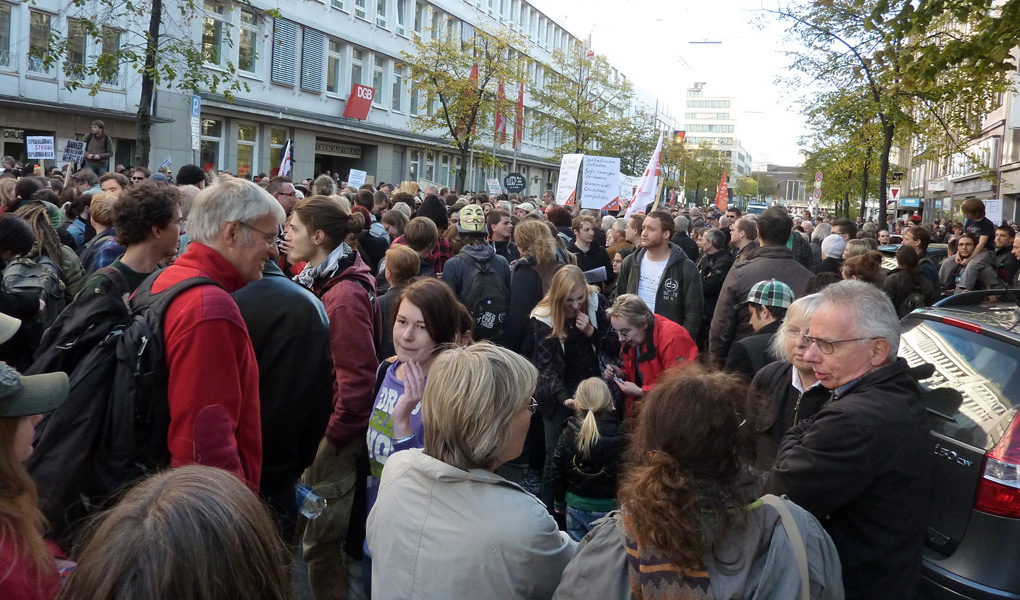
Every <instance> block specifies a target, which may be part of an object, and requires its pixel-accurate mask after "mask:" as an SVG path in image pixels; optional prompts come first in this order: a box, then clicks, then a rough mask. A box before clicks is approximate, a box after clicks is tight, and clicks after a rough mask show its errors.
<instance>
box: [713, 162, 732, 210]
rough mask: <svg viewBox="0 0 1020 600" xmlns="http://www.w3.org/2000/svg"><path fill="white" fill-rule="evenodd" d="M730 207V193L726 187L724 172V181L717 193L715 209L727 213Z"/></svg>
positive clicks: (721, 182) (724, 172)
mask: <svg viewBox="0 0 1020 600" xmlns="http://www.w3.org/2000/svg"><path fill="white" fill-rule="evenodd" d="M729 205H730V191H729V187H728V186H727V185H726V171H723V174H722V181H720V182H719V189H718V190H717V191H716V193H715V207H716V208H718V209H719V210H721V211H723V212H726V207H727V206H729Z"/></svg>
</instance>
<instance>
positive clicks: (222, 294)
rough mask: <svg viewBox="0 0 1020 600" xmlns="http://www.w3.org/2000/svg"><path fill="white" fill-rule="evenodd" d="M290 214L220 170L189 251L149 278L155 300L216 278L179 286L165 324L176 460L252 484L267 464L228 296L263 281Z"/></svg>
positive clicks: (198, 201)
mask: <svg viewBox="0 0 1020 600" xmlns="http://www.w3.org/2000/svg"><path fill="white" fill-rule="evenodd" d="M284 218H285V215H284V212H283V207H281V206H280V203H279V202H277V201H276V199H275V198H273V196H271V195H270V194H269V193H268V192H266V191H265V190H263V189H262V188H260V187H259V186H258V185H257V184H255V183H252V182H250V181H245V180H243V179H236V178H233V177H223V178H221V179H220V181H219V182H217V183H216V184H215V185H212V186H210V187H207V188H206V189H204V190H202V191H201V192H200V193H199V194H198V196H196V197H195V202H194V204H193V206H192V208H191V212H190V214H189V215H188V231H189V233H190V234H191V243H190V244H189V245H188V251H187V252H185V253H184V254H183V255H181V257H180V258H178V259H177V261H176V262H175V263H174V264H173V265H171V266H169V267H167V268H166V269H164V270H163V271H162V272H161V273H160V274H159V275H158V276H156V278H155V280H153V281H152V284H151V286H152V288H151V291H152V293H153V294H154V295H156V296H157V297H158V294H159V293H160V292H163V291H165V290H166V289H167V288H169V287H170V286H172V285H174V284H176V283H178V282H181V281H184V280H186V279H190V278H193V277H207V278H209V279H212V280H213V281H214V282H215V285H213V284H208V285H198V286H195V287H192V288H189V289H187V290H185V291H183V292H181V293H180V294H179V295H178V296H177V297H175V298H174V299H173V301H172V302H171V303H170V305H169V306H168V307H167V310H166V316H165V319H164V322H163V341H164V348H165V349H166V350H165V354H166V365H167V370H168V372H169V381H170V386H169V390H168V402H169V406H170V428H169V432H168V436H167V444H168V446H169V451H170V461H171V466H174V467H178V466H181V465H186V464H193V463H197V464H202V465H208V466H212V467H217V468H221V469H225V470H227V471H230V472H232V473H234V474H235V475H237V476H238V477H239V478H241V479H242V480H243V481H245V482H246V483H247V484H248V485H249V486H250V487H251V488H252V489H254V490H257V489H258V487H259V480H260V476H261V469H262V431H261V426H260V423H259V371H258V365H257V363H256V360H255V353H254V352H253V350H252V345H251V340H250V339H249V337H248V330H247V329H246V328H245V324H244V319H243V318H242V316H241V311H240V309H238V307H237V302H235V301H234V298H233V297H232V296H231V294H233V293H234V292H236V291H238V290H239V289H241V288H243V287H244V286H245V285H246V284H247V283H248V282H250V281H258V280H259V279H261V278H262V267H263V266H264V265H265V263H266V262H267V261H270V260H273V259H274V258H276V256H277V250H276V237H277V235H278V234H279V230H280V226H281V225H282V224H283V221H284ZM145 286H146V284H143V286H142V288H144V287H145ZM142 288H139V291H141V290H142Z"/></svg>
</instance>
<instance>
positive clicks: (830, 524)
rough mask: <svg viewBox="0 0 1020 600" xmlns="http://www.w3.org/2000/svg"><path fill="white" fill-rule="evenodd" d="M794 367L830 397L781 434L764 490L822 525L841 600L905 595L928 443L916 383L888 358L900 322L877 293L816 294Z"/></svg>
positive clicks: (836, 289) (917, 536)
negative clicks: (835, 559) (800, 363)
mask: <svg viewBox="0 0 1020 600" xmlns="http://www.w3.org/2000/svg"><path fill="white" fill-rule="evenodd" d="M808 334H809V335H807V336H805V337H804V340H805V341H806V343H807V349H806V350H805V353H804V361H806V362H807V363H810V364H811V366H812V369H813V371H814V373H815V376H816V377H817V378H818V381H819V382H820V383H821V385H822V386H823V387H825V388H826V389H828V390H830V391H831V394H832V396H831V399H830V400H829V401H828V402H827V403H826V404H825V405H824V406H823V407H822V408H821V410H819V411H818V413H817V414H816V415H815V416H814V417H813V418H810V419H805V420H802V421H800V422H799V423H797V424H796V425H794V426H793V427H791V428H790V430H789V431H787V433H786V436H785V437H784V438H783V440H782V442H781V443H780V445H779V452H778V454H777V456H776V461H775V464H774V465H773V466H772V468H771V470H770V471H769V472H768V473H767V474H766V475H765V482H764V483H765V489H766V490H767V491H768V492H770V493H773V494H786V495H788V496H789V497H790V499H791V500H793V501H794V502H796V503H797V504H799V505H800V506H802V507H804V508H805V509H807V510H809V511H810V512H811V513H812V514H814V515H815V517H817V518H818V519H819V521H821V522H822V523H824V524H825V527H826V529H827V530H828V532H829V534H830V535H831V536H832V540H833V542H835V544H836V548H837V550H839V558H840V562H841V563H842V566H843V585H844V588H845V591H846V598H847V599H848V600H854V599H864V598H867V599H869V600H870V599H879V600H881V599H886V598H887V599H889V600H893V599H899V598H911V597H913V596H914V592H915V590H916V587H917V582H918V578H919V576H920V569H921V546H922V543H923V541H924V536H925V527H926V515H925V510H924V507H925V506H927V504H928V501H929V498H928V490H929V480H930V477H931V469H932V464H931V462H932V461H931V456H932V442H931V437H930V434H929V430H928V417H927V411H926V409H925V405H924V402H923V401H922V400H921V392H920V388H919V387H918V385H917V381H916V380H915V379H914V378H913V377H912V376H911V375H910V373H909V371H908V369H909V366H908V365H907V362H906V360H904V359H903V358H897V356H896V353H897V350H898V347H899V342H900V325H899V320H898V319H897V317H896V309H895V308H893V305H892V302H891V301H890V300H889V298H888V296H886V295H885V293H884V292H882V290H881V289H879V288H877V287H875V286H873V285H871V284H868V283H865V282H862V281H842V282H839V283H836V284H833V285H830V286H829V287H827V288H825V289H824V290H823V291H822V292H821V298H820V303H819V306H818V308H817V310H816V311H815V312H814V314H813V316H812V317H811V321H810V325H809V328H808Z"/></svg>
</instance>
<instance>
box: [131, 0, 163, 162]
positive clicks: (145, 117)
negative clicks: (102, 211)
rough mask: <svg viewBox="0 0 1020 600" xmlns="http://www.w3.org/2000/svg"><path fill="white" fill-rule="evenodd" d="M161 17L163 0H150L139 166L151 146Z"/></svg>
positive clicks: (138, 145) (146, 156) (137, 154)
mask: <svg viewBox="0 0 1020 600" xmlns="http://www.w3.org/2000/svg"><path fill="white" fill-rule="evenodd" d="M162 18H163V0H152V13H151V14H150V15H149V33H148V40H147V41H146V45H145V67H144V68H143V69H142V92H141V95H140V97H139V99H138V124H137V138H138V144H137V146H136V147H135V148H136V150H135V159H134V163H135V165H136V166H139V167H148V166H149V154H150V149H151V146H152V138H151V136H150V131H151V129H152V93H153V90H154V89H155V87H156V82H155V80H154V79H153V74H154V73H155V72H156V50H157V48H158V47H159V29H160V24H161V22H162Z"/></svg>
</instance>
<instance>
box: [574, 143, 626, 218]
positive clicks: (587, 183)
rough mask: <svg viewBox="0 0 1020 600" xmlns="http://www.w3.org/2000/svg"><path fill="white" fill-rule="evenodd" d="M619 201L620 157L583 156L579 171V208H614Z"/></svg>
mask: <svg viewBox="0 0 1020 600" xmlns="http://www.w3.org/2000/svg"><path fill="white" fill-rule="evenodd" d="M619 203H620V159H619V158H610V157H608V156H592V155H590V154H589V155H587V156H585V157H584V168H583V170H582V171H581V208H594V209H596V210H603V209H606V210H615V209H618V208H619Z"/></svg>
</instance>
